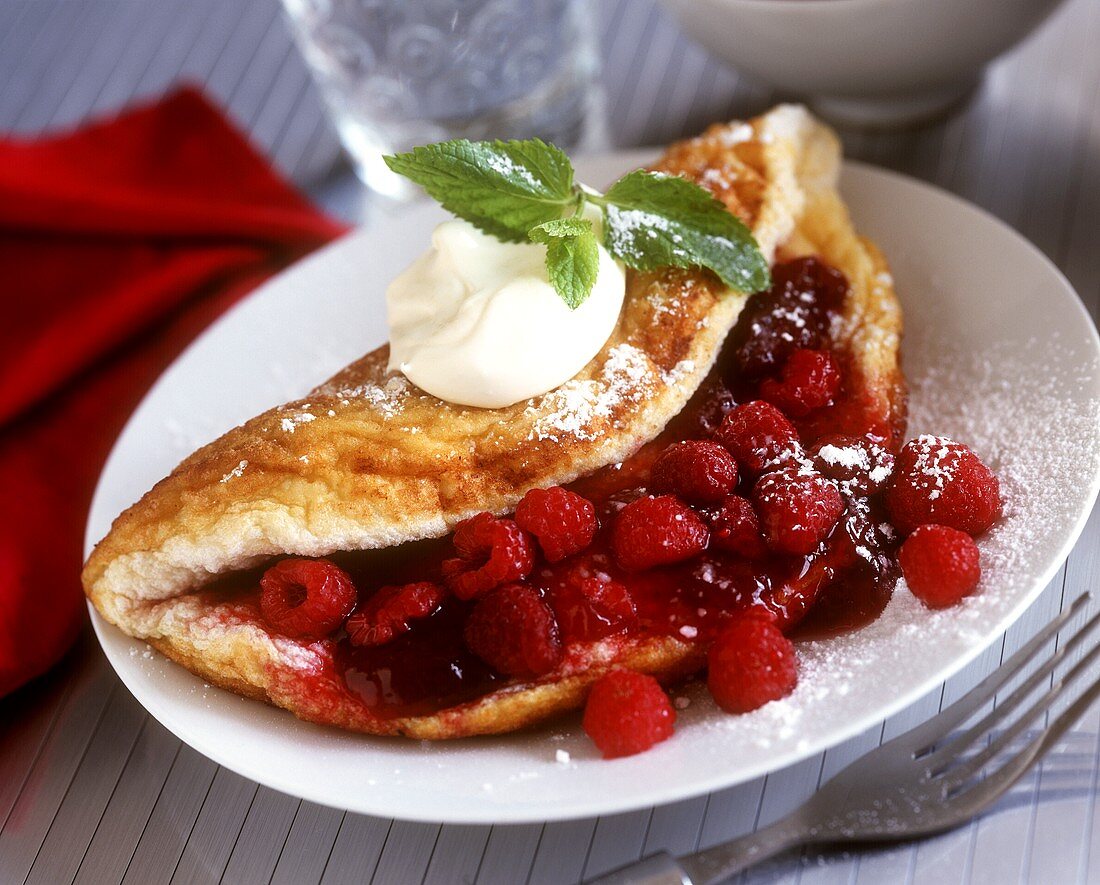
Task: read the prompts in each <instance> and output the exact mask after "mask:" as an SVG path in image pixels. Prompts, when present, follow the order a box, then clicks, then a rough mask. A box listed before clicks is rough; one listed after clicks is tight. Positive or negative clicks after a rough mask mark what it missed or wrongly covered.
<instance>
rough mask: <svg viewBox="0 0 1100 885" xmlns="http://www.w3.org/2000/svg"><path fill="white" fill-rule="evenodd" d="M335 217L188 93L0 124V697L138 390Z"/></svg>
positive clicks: (73, 549)
mask: <svg viewBox="0 0 1100 885" xmlns="http://www.w3.org/2000/svg"><path fill="white" fill-rule="evenodd" d="M342 231H343V228H342V226H341V225H339V224H337V223H335V222H333V221H332V220H330V219H328V218H326V217H325V216H324V215H322V214H321V213H320V212H318V211H317V210H316V209H314V208H313V207H312V206H310V204H309V203H308V202H307V201H306V200H305V199H303V198H302V197H301V196H300V195H299V194H298V193H296V192H295V191H294V189H293V188H292V187H291V186H290V185H288V184H287V183H286V182H284V181H283V180H282V179H281V178H279V176H278V175H277V174H276V173H275V172H273V171H272V169H271V168H270V166H269V165H268V164H267V162H266V161H265V160H264V159H263V157H261V156H260V155H259V154H258V153H256V152H255V151H254V150H253V149H252V148H251V147H250V146H249V145H248V143H247V142H246V141H245V140H244V138H242V137H241V135H240V134H238V133H237V132H236V131H235V130H234V129H233V128H232V127H231V126H230V125H229V123H228V122H227V121H226V120H225V118H224V117H223V116H222V115H221V114H220V113H219V112H218V111H217V110H216V109H214V108H213V107H212V106H211V105H210V104H208V103H207V102H206V100H205V99H204V98H203V97H202V96H201V95H200V94H199V93H198V92H196V91H195V90H193V89H183V90H180V91H178V92H176V93H174V94H172V95H170V96H169V97H168V98H166V99H164V100H163V101H161V102H159V103H157V104H155V105H152V106H149V107H143V108H139V109H137V110H133V111H129V112H127V113H125V114H123V115H122V116H120V117H117V118H115V119H113V120H110V121H107V122H104V123H100V124H96V125H92V126H88V127H86V128H84V129H81V130H80V131H78V132H76V133H73V134H70V135H65V136H62V137H58V138H52V139H47V140H40V141H34V142H19V141H14V140H4V139H0V279H2V282H0V286H2V288H0V291H2V292H3V296H2V297H3V313H2V314H0V495H2V498H0V696H3V695H4V694H7V693H8V692H10V691H12V690H13V689H15V688H17V687H18V686H20V685H22V684H23V683H24V682H26V681H27V680H28V679H31V678H33V677H34V676H37V675H38V674H40V673H42V672H44V671H45V670H46V669H48V668H49V667H50V666H52V665H53V664H54V663H55V662H56V661H57V660H58V658H60V657H61V655H62V654H63V653H64V652H65V650H66V649H67V648H68V647H69V645H70V644H71V642H72V641H73V639H74V638H75V636H76V634H77V632H78V631H79V629H80V626H81V624H82V623H83V621H84V607H83V600H84V597H83V595H82V593H81V589H80V579H79V575H80V567H81V562H82V560H83V550H82V547H83V533H84V522H85V518H86V516H87V512H88V505H89V503H90V501H91V496H92V491H93V489H94V487H95V482H96V478H97V477H98V475H99V471H100V468H101V467H102V465H103V462H104V460H105V459H106V457H107V453H108V452H109V450H110V447H111V444H112V442H113V441H114V439H115V437H116V436H117V435H118V433H119V431H120V430H121V429H122V425H123V424H124V423H125V420H126V418H127V416H128V415H129V414H130V412H131V411H132V410H133V408H134V407H135V406H136V405H137V402H138V400H139V399H140V398H141V395H142V394H143V393H144V392H145V390H146V389H147V388H148V387H149V385H150V384H152V382H153V381H154V380H155V379H156V377H157V375H158V374H159V373H160V372H161V371H162V370H163V369H164V367H165V366H167V365H168V363H169V362H171V360H172V359H173V358H174V357H175V355H176V354H178V353H179V352H180V350H181V349H182V348H183V347H184V346H185V345H186V344H187V343H188V342H189V341H190V340H191V339H192V338H193V337H194V336H195V335H196V334H197V333H198V332H199V331H201V330H202V328H203V327H204V326H206V325H207V324H208V323H210V322H211V321H212V320H213V319H214V318H215V317H217V316H218V315H219V314H220V313H221V312H222V311H224V310H225V309H226V308H227V307H229V306H230V305H231V304H232V303H233V302H235V301H236V300H237V299H239V298H240V297H241V296H242V295H243V294H245V293H246V292H248V291H249V290H250V289H251V288H253V287H254V286H255V285H256V284H258V283H259V282H261V281H262V280H263V279H265V278H266V277H267V276H269V275H271V274H272V273H273V272H275V271H277V270H279V269H280V268H281V267H284V266H285V265H286V264H288V263H289V262H291V261H293V260H295V259H296V258H298V257H300V256H301V255H303V254H305V253H306V252H309V251H311V250H312V249H314V248H316V247H317V246H320V245H321V244H323V243H325V242H327V241H329V240H330V239H332V238H334V237H336V236H338V235H339V234H340V233H341V232H342Z"/></svg>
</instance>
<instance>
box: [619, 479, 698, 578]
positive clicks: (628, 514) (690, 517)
mask: <svg viewBox="0 0 1100 885" xmlns="http://www.w3.org/2000/svg"><path fill="white" fill-rule="evenodd" d="M709 535H710V533H709V531H708V530H707V526H706V523H704V522H703V520H702V519H700V518H699V516H698V514H696V512H695V511H694V510H692V509H691V508H690V507H688V506H687V505H686V504H685V503H684V502H683V501H680V500H679V499H678V498H675V497H673V496H672V495H660V496H658V497H656V498H654V497H651V496H646V497H644V498H638V499H637V500H636V501H631V502H630V503H629V504H627V505H626V506H625V507H624V508H623V509H622V510H620V511H619V515H618V516H617V517H616V518H615V525H614V528H613V530H612V533H611V549H612V551H613V552H614V553H615V559H616V560H618V563H619V565H621V566H622V567H623V568H625V569H629V570H630V571H640V570H641V569H647V568H653V567H654V566H658V565H671V564H672V563H674V562H680V561H681V560H683V559H689V558H690V557H692V556H695V555H696V554H697V553H702V552H703V551H704V550H706V549H707V540H708V538H709Z"/></svg>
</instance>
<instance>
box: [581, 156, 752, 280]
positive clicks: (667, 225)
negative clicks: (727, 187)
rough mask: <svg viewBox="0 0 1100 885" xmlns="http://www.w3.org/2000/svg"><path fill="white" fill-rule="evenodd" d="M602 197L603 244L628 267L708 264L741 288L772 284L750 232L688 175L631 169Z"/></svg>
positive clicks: (699, 265) (724, 278) (704, 265)
mask: <svg viewBox="0 0 1100 885" xmlns="http://www.w3.org/2000/svg"><path fill="white" fill-rule="evenodd" d="M601 202H602V203H603V204H604V208H605V212H606V219H607V221H606V230H605V233H604V244H605V245H606V246H607V249H608V251H609V252H610V253H611V254H612V255H614V256H615V257H616V258H618V259H619V260H620V261H622V262H623V263H624V264H626V265H627V266H628V267H632V268H634V269H635V270H653V269H655V268H658V267H668V266H672V267H706V268H710V269H711V270H712V271H714V272H715V273H716V274H718V276H719V277H720V278H721V280H722V282H724V283H725V284H726V285H727V286H730V287H732V288H734V289H737V290H739V291H741V292H749V293H751V292H759V291H761V290H762V289H766V288H768V286H769V285H770V274H769V273H768V262H767V261H766V260H765V259H764V256H763V255H761V254H760V248H759V246H757V244H756V240H755V239H754V238H753V235H752V232H751V231H750V230H749V229H748V228H747V227H746V226H745V225H744V224H743V223H742V222H741V221H740V220H739V219H738V218H736V217H735V216H734V215H733V214H731V213H730V212H729V211H728V210H727V209H726V207H725V206H724V205H722V203H720V202H719V201H718V200H717V199H715V198H714V197H713V196H712V195H711V194H709V193H708V192H707V191H705V190H703V189H702V188H701V187H699V186H698V185H695V184H693V183H691V182H690V181H687V180H686V179H683V178H677V177H675V176H671V175H663V174H661V173H656V172H644V171H636V172H631V173H629V174H627V175H625V176H623V177H622V178H620V179H619V180H618V181H617V182H615V184H613V185H612V186H611V189H610V190H609V191H608V192H607V193H606V194H604V196H603V198H602V200H601Z"/></svg>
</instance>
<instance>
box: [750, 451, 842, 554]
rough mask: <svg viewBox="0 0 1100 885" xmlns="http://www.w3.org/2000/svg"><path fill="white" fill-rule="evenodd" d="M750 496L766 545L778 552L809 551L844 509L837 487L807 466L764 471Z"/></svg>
mask: <svg viewBox="0 0 1100 885" xmlns="http://www.w3.org/2000/svg"><path fill="white" fill-rule="evenodd" d="M752 496H753V502H754V503H755V504H756V512H757V514H759V516H760V525H761V527H762V528H763V529H764V537H765V538H767V541H768V546H769V547H771V548H772V549H773V550H776V551H778V552H779V553H792V554H799V555H805V554H807V553H811V552H812V551H813V549H814V548H815V547H817V545H818V544H820V543H821V541H823V540H824V539H825V537H826V536H827V535H828V534H829V532H830V531H832V529H833V526H835V525H836V524H837V520H839V519H840V516H841V514H842V513H843V512H844V499H843V498H842V497H841V496H840V491H839V490H838V489H837V487H836V486H835V485H834V484H833V483H831V482H830V481H829V480H827V479H825V477H823V476H822V475H821V474H820V473H816V472H814V471H813V470H810V469H808V468H798V467H787V468H784V469H783V470H777V471H775V472H774V473H765V474H764V475H763V476H762V477H760V479H759V480H758V481H757V483H756V486H755V487H754V488H753V490H752Z"/></svg>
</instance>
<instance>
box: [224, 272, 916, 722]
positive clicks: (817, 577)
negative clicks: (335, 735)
mask: <svg viewBox="0 0 1100 885" xmlns="http://www.w3.org/2000/svg"><path fill="white" fill-rule="evenodd" d="M775 277H776V284H775V286H773V288H772V290H770V291H769V292H766V293H761V294H758V295H756V296H753V298H752V299H750V301H749V303H748V305H747V306H746V309H745V310H744V312H743V314H742V317H741V319H740V321H739V322H738V324H737V327H736V328H735V329H734V331H733V332H732V333H731V335H730V336H729V339H728V341H727V344H726V346H725V348H724V349H723V352H722V353H721V355H720V357H719V360H718V362H717V364H716V366H715V368H714V369H713V370H712V371H711V373H710V375H709V376H708V378H707V379H706V381H705V382H704V383H703V384H702V386H701V387H700V389H699V391H697V393H696V395H695V396H694V397H693V398H692V399H691V401H690V402H689V404H688V405H687V406H686V407H685V408H684V410H683V411H682V412H681V414H680V415H678V416H677V417H676V418H675V419H674V420H673V421H671V422H670V423H669V425H668V426H667V427H666V429H665V430H664V432H663V433H662V434H661V435H660V436H659V437H658V438H657V439H655V440H653V441H652V442H650V443H649V444H647V445H646V446H644V447H643V448H642V449H641V450H640V451H638V452H637V453H636V454H635V455H633V456H632V457H630V458H628V459H627V460H626V461H625V462H624V463H622V464H617V465H612V466H609V467H605V468H603V469H601V470H598V471H596V472H595V473H593V474H591V475H589V476H586V477H584V478H583V479H581V480H579V481H577V482H575V483H573V484H572V486H570V488H571V489H573V490H574V491H576V492H578V493H579V494H581V495H583V496H584V497H585V498H587V499H589V500H590V501H592V502H593V503H594V504H595V506H596V510H597V514H598V516H599V520H600V526H601V527H600V529H599V531H598V532H597V534H596V537H595V539H594V541H593V543H592V544H591V546H589V547H588V548H587V549H586V550H584V551H583V552H582V553H579V554H577V555H574V556H571V557H568V558H566V559H564V560H563V561H562V562H559V563H554V564H547V563H545V562H541V561H540V562H539V563H538V564H537V565H536V566H535V569H534V571H533V572H532V573H531V575H530V576H529V577H528V579H527V580H528V582H529V583H531V584H533V585H535V586H536V587H538V588H539V589H540V590H541V591H542V592H543V593H544V597H545V598H546V599H547V601H549V602H550V604H551V606H552V607H557V609H558V611H557V616H558V622H559V625H560V626H561V628H562V632H563V640H564V642H565V647H566V655H567V656H568V655H569V654H571V653H574V654H580V653H583V648H584V646H585V644H586V643H587V642H590V641H593V640H597V639H605V640H606V639H609V638H613V637H616V636H622V637H635V636H638V635H662V634H663V635H671V636H675V637H680V638H684V639H703V640H706V639H707V638H709V637H711V636H713V634H714V632H715V631H716V630H717V629H718V628H720V627H721V626H722V625H723V624H724V623H726V622H727V621H728V620H729V619H730V618H731V617H732V616H734V615H736V614H737V613H739V612H742V611H744V610H746V609H749V608H758V609H763V610H766V611H768V612H770V613H771V614H772V615H774V617H775V619H776V623H777V624H778V625H779V626H780V628H781V629H783V630H784V631H785V632H787V633H789V634H791V635H793V636H795V637H803V638H805V637H817V636H822V635H832V634H835V633H837V632H840V631H844V630H848V629H851V628H854V627H856V626H859V625H862V624H864V623H867V622H868V621H870V620H872V619H874V618H875V617H876V616H877V615H878V614H879V612H881V610H882V609H883V607H884V606H885V604H886V602H887V601H888V600H889V597H890V594H891V592H892V589H893V586H894V583H895V580H896V575H897V571H896V559H895V551H894V549H893V546H892V544H891V543H890V541H889V540H888V534H889V533H888V532H887V533H886V534H884V532H883V530H882V529H881V528H880V526H881V524H882V523H884V522H885V517H884V515H883V505H882V502H881V500H880V498H879V495H878V494H877V493H876V494H874V495H871V496H870V497H846V499H845V507H846V509H845V512H844V515H843V516H842V517H841V519H840V521H839V522H838V523H837V524H836V526H835V528H834V529H833V530H832V532H831V534H830V535H829V536H828V538H827V539H826V541H825V542H824V543H822V544H821V545H820V546H819V547H818V548H817V549H815V550H814V552H813V553H811V554H810V555H808V556H781V555H777V554H774V553H773V554H767V555H765V556H764V557H762V558H760V559H755V560H751V561H750V560H746V559H744V558H743V557H741V556H738V555H736V554H732V553H724V552H723V551H721V550H719V549H716V547H715V546H714V545H711V547H710V548H709V549H707V550H706V551H704V552H703V553H702V554H700V555H698V556H696V557H694V558H692V559H690V560H687V561H685V562H681V563H678V564H676V565H672V566H667V567H661V568H652V569H649V570H645V571H640V572H628V571H624V570H623V569H622V568H620V567H619V566H618V565H617V564H616V561H615V558H614V556H613V555H612V554H611V552H610V541H609V536H610V532H611V529H610V527H611V525H612V524H613V522H614V518H615V515H616V514H617V512H618V511H619V510H620V509H621V508H622V507H624V506H625V505H626V504H627V503H628V502H630V501H632V500H634V499H635V498H638V497H639V496H641V495H644V494H646V492H647V489H646V484H647V482H648V479H649V471H650V466H651V465H652V463H653V461H654V459H655V458H656V456H657V455H658V454H659V453H660V452H661V451H662V450H664V449H665V448H666V447H667V446H668V445H669V444H670V443H672V442H676V441H680V440H690V439H705V438H708V437H709V436H710V435H711V434H712V433H713V431H714V430H715V429H716V428H717V427H718V425H719V424H720V423H721V421H722V419H723V417H724V416H725V414H726V413H727V412H729V411H730V410H731V409H732V408H733V407H734V406H735V405H736V404H737V403H738V402H745V401H749V400H753V399H757V398H759V396H760V383H761V381H762V380H763V379H765V378H767V377H769V376H770V375H772V374H774V370H775V367H776V366H778V365H780V364H781V363H782V361H783V359H785V357H786V356H787V355H789V353H790V352H792V351H793V350H794V349H796V348H808V349H814V350H826V351H830V352H832V355H833V357H835V361H836V363H837V364H838V365H839V366H841V367H842V377H843V383H842V385H841V388H840V391H839V393H838V394H837V395H836V397H835V399H834V401H833V403H832V405H829V406H827V407H824V408H821V409H818V410H816V411H814V412H812V413H811V414H810V415H808V416H807V417H804V418H800V419H792V420H793V421H794V423H795V426H796V428H797V430H798V432H799V435H800V437H801V442H802V445H803V447H804V448H805V449H806V450H807V451H808V450H810V449H811V448H812V447H813V446H814V444H815V443H817V442H818V441H819V440H821V439H823V438H827V437H829V438H831V437H833V436H836V435H847V436H864V435H868V434H870V435H873V436H876V437H877V438H879V439H880V440H882V441H883V445H884V447H886V448H888V449H894V448H896V444H897V440H896V434H897V431H898V430H899V428H898V427H896V426H894V416H891V415H883V414H878V413H877V412H876V406H875V405H874V404H873V402H872V401H871V400H870V398H868V397H866V396H864V395H863V385H862V383H861V379H860V377H859V375H858V372H857V370H856V368H855V367H854V365H853V362H852V360H851V359H850V357H849V355H848V354H846V353H844V352H842V351H837V350H836V348H835V347H834V346H833V342H832V341H831V340H830V338H829V329H830V328H831V324H832V320H833V316H834V315H835V313H836V312H838V311H839V310H840V309H841V308H842V306H843V299H844V296H845V293H846V290H847V286H846V283H845V281H844V279H843V277H841V276H840V275H839V274H838V273H836V272H835V271H833V270H832V269H831V268H829V267H827V266H826V265H823V264H821V263H820V262H816V261H812V260H811V261H800V262H790V263H789V264H787V265H781V266H779V267H777V269H776V273H775ZM742 473H744V471H742ZM752 483H753V477H750V476H744V475H743V476H741V478H740V480H739V485H738V486H737V489H736V492H737V493H738V494H740V495H743V496H748V495H749V493H750V490H751V488H752ZM453 555H454V554H453V547H452V545H451V543H450V539H449V538H444V539H440V540H433V541H424V542H416V543H412V544H406V545H403V546H401V547H399V548H395V549H391V550H386V551H371V552H362V553H354V554H336V555H334V556H332V557H331V559H332V560H334V561H335V562H336V563H337V564H338V565H340V566H341V567H342V568H344V569H345V570H346V571H348V572H349V574H350V575H351V576H352V578H353V579H354V580H355V582H356V585H357V586H358V587H359V591H360V593H361V594H364V593H369V592H370V591H371V590H373V589H374V588H377V587H380V586H383V585H389V584H402V583H409V582H413V581H426V580H427V581H440V580H442V569H441V563H442V561H443V560H444V559H446V558H447V557H449V556H453ZM578 568H581V569H587V570H588V571H589V572H593V573H598V574H599V575H601V579H606V578H608V577H609V578H610V579H612V580H613V581H616V582H619V583H620V584H621V585H622V586H623V587H625V588H627V590H628V591H629V595H630V597H632V599H633V602H634V606H635V608H636V617H630V618H627V619H622V618H617V617H615V616H612V615H608V616H606V617H601V616H600V615H599V613H598V612H596V613H593V612H591V611H588V612H585V613H583V615H584V616H583V617H582V616H578V613H577V612H576V611H567V610H566V609H568V607H569V606H571V605H575V604H576V599H575V596H573V597H571V596H570V592H569V591H568V589H567V588H566V589H562V588H563V585H564V584H567V583H568V578H567V574H568V572H569V571H570V570H575V569H578ZM250 580H253V581H254V580H255V578H248V577H246V576H238V578H236V579H235V580H234V581H232V582H231V583H232V584H233V585H234V586H236V587H237V588H238V589H237V590H236V591H234V594H235V597H236V599H237V600H238V601H240V602H241V603H242V604H244V605H251V604H252V599H253V595H252V594H250V593H248V592H247V591H246V592H244V594H243V596H242V595H241V588H242V585H247V584H248V582H249V581H250ZM472 605H473V603H470V602H463V601H460V600H459V599H457V598H454V597H453V596H452V597H450V598H448V599H447V600H446V601H445V602H444V603H443V605H442V606H441V608H440V609H439V610H438V611H437V612H436V613H435V614H433V615H431V616H430V617H427V618H424V619H422V620H420V621H418V622H417V623H416V625H415V627H414V628H413V629H412V630H410V631H409V632H408V633H406V634H404V635H403V636H401V637H399V638H397V639H395V640H393V641H392V642H389V643H388V644H385V645H381V646H376V647H368V648H358V647H355V646H353V645H352V644H351V643H350V642H349V641H348V640H347V638H346V635H345V634H343V633H342V632H340V633H338V634H336V635H335V636H334V637H332V638H331V639H329V640H327V641H326V644H327V645H328V646H329V647H330V648H331V651H332V655H333V663H334V665H335V671H336V673H337V674H339V678H340V679H341V680H342V681H343V684H344V685H345V686H346V689H347V691H348V692H350V693H351V695H352V696H354V697H356V698H358V699H359V700H360V701H361V702H362V703H363V704H365V705H367V706H368V707H369V708H370V709H371V710H372V712H374V713H375V714H376V715H380V716H387V717H389V716H404V715H411V714H425V713H431V712H433V711H435V710H437V709H440V708H442V707H446V706H451V705H453V704H456V703H461V702H463V701H469V700H472V699H474V698H477V697H479V696H481V695H483V694H485V693H486V692H488V691H490V690H492V689H493V688H494V687H497V686H499V685H501V684H503V683H504V682H505V681H506V678H505V677H503V676H501V675H499V674H496V673H494V672H493V670H492V668H491V667H490V666H489V665H488V664H486V663H484V662H483V661H482V660H480V659H479V658H478V657H477V656H476V655H474V654H473V653H472V652H470V651H469V650H468V649H467V648H466V646H465V644H464V642H463V638H462V627H463V623H464V621H465V618H466V616H467V614H468V612H469V611H470V608H471V606H472Z"/></svg>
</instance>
